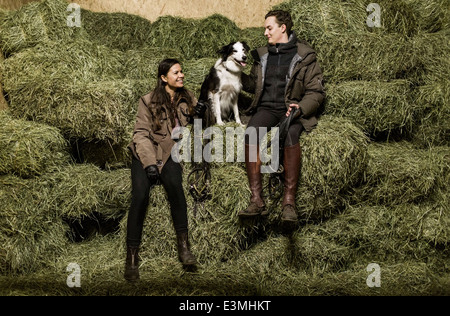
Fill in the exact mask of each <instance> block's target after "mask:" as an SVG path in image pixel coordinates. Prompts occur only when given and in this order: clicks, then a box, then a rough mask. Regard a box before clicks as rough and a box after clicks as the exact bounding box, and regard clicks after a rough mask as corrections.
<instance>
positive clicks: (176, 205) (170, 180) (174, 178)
mask: <svg viewBox="0 0 450 316" xmlns="http://www.w3.org/2000/svg"><path fill="white" fill-rule="evenodd" d="M160 181H161V184H162V185H163V187H164V189H165V190H166V192H167V197H168V200H169V205H170V212H171V216H172V221H173V225H174V228H175V232H176V233H182V232H187V230H188V219H187V204H186V197H185V196H184V191H183V185H182V168H181V165H180V164H179V163H176V162H174V161H173V160H172V158H169V160H168V161H167V162H166V163H165V165H164V167H163V169H162V171H161V175H160ZM152 184H153V183H151V181H150V180H149V179H148V178H147V173H146V171H145V170H144V168H143V166H142V163H141V162H140V161H139V160H137V159H136V158H135V157H134V156H133V161H132V163H131V207H130V211H129V213H128V222H127V245H128V246H131V247H139V245H140V243H141V238H142V229H143V225H144V219H145V215H146V213H147V208H148V205H149V194H150V189H151V187H152ZM155 220H158V219H155Z"/></svg>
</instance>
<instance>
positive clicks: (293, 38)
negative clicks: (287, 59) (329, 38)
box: [251, 31, 316, 84]
mask: <svg viewBox="0 0 450 316" xmlns="http://www.w3.org/2000/svg"><path fill="white" fill-rule="evenodd" d="M289 43H292V44H294V43H295V45H296V46H297V53H296V54H295V55H294V58H292V61H291V64H290V65H289V72H288V75H287V77H286V81H287V82H289V80H290V79H291V78H292V76H293V75H294V70H295V66H296V65H297V64H299V63H303V64H305V65H308V64H310V63H311V62H313V61H315V60H316V52H315V51H314V49H313V48H312V47H311V46H310V45H309V44H308V43H307V42H306V41H300V40H298V38H297V35H296V34H295V32H294V31H292V33H291V35H290V36H289ZM269 49H270V45H266V46H263V47H259V48H257V49H255V50H253V51H252V52H251V54H252V57H253V60H254V61H255V62H256V63H260V64H261V67H262V76H263V77H262V81H263V84H264V79H265V74H266V68H267V58H268V56H269Z"/></svg>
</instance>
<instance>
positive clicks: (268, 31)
mask: <svg viewBox="0 0 450 316" xmlns="http://www.w3.org/2000/svg"><path fill="white" fill-rule="evenodd" d="M264 29H265V31H264V36H266V37H267V41H268V42H269V44H270V45H275V44H277V43H286V42H287V41H288V36H287V34H286V25H284V24H282V25H278V23H277V18H276V17H274V16H269V17H267V19H266V21H265V22H264Z"/></svg>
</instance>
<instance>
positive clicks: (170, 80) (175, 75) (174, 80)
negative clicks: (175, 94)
mask: <svg viewBox="0 0 450 316" xmlns="http://www.w3.org/2000/svg"><path fill="white" fill-rule="evenodd" d="M161 79H162V80H163V81H164V82H166V83H167V88H169V89H170V90H173V91H175V90H176V89H178V88H183V86H184V73H183V70H182V69H181V65H180V64H175V65H173V66H172V67H171V68H170V69H169V71H168V72H167V74H166V75H165V76H161Z"/></svg>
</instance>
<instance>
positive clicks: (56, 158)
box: [0, 111, 70, 178]
mask: <svg viewBox="0 0 450 316" xmlns="http://www.w3.org/2000/svg"><path fill="white" fill-rule="evenodd" d="M0 122H1V125H0V174H6V173H10V174H16V175H18V176H21V177H24V178H28V177H34V176H39V175H42V174H44V173H46V172H51V171H52V170H55V168H57V167H59V166H62V165H65V164H68V163H69V161H70V155H69V151H68V149H69V148H68V147H69V146H68V143H67V141H66V140H65V139H64V137H63V136H62V135H61V133H60V131H59V130H58V129H57V128H55V127H50V126H47V125H44V124H39V123H34V122H30V121H25V120H19V119H13V118H12V117H11V115H10V114H9V113H8V112H6V111H0Z"/></svg>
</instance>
